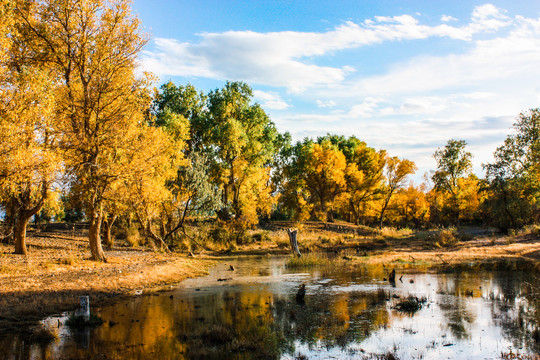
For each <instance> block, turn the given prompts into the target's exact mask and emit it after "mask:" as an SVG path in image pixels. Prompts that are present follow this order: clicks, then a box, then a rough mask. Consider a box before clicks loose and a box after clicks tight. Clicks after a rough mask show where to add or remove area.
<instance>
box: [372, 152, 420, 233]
mask: <svg viewBox="0 0 540 360" xmlns="http://www.w3.org/2000/svg"><path fill="white" fill-rule="evenodd" d="M416 169H417V168H416V165H415V164H414V162H412V161H410V160H407V159H403V160H400V159H399V158H398V157H397V156H394V157H389V158H387V160H386V166H385V169H384V175H385V178H386V186H385V188H384V195H383V196H384V197H383V203H382V208H381V214H380V216H379V227H380V228H382V226H383V220H384V212H385V211H386V208H387V207H388V203H390V199H391V198H392V195H393V194H394V193H395V192H396V190H398V189H400V188H402V187H403V186H404V185H405V182H406V180H407V176H409V175H410V174H414V172H415V171H416Z"/></svg>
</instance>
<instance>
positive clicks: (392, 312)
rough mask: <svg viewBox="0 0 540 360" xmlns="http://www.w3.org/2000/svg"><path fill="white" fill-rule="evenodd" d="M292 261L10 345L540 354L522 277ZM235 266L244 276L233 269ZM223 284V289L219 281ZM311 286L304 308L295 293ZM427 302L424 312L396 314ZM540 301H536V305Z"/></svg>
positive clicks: (56, 322) (221, 275) (242, 352)
mask: <svg viewBox="0 0 540 360" xmlns="http://www.w3.org/2000/svg"><path fill="white" fill-rule="evenodd" d="M284 263H285V259H284V258H273V257H262V258H249V259H234V260H230V261H226V262H224V263H222V264H220V265H219V266H217V267H216V268H215V269H213V270H212V272H211V274H210V275H209V276H207V277H204V278H199V279H190V280H187V281H184V282H183V283H182V284H181V285H180V286H179V287H178V288H175V289H172V290H171V291H170V292H167V293H161V294H159V295H148V296H146V295H142V296H139V297H136V298H134V299H130V300H125V301H121V302H118V303H117V304H115V305H113V306H107V307H103V308H101V309H94V310H93V311H94V313H96V314H98V315H99V316H101V317H102V318H103V319H104V320H105V323H104V324H103V325H102V326H100V327H97V328H93V329H85V330H72V329H70V328H69V327H68V326H66V325H64V324H63V322H64V321H65V320H66V316H67V314H64V316H62V317H51V318H48V319H46V320H44V326H45V327H46V328H48V329H50V331H52V332H54V333H56V334H57V339H56V340H54V341H52V342H51V343H49V344H33V345H32V344H26V343H25V342H24V341H23V340H21V339H19V338H17V337H16V336H13V337H8V338H6V339H2V340H0V348H2V349H3V351H4V352H3V354H4V358H7V359H62V358H65V359H302V358H306V359H365V358H377V356H380V355H382V354H387V353H391V354H392V355H394V356H395V357H397V358H400V359H419V358H423V359H478V358H480V359H486V358H487V359H491V358H494V359H496V358H500V357H501V354H503V353H509V352H510V351H512V353H514V354H515V353H520V354H525V355H527V354H528V355H534V354H538V353H539V350H540V347H539V343H538V325H537V324H538V323H537V321H538V320H539V319H538V317H539V309H538V308H537V306H538V301H534V298H530V297H529V298H527V297H526V296H525V295H527V294H528V293H530V292H531V290H532V291H536V290H537V289H538V288H539V287H538V285H539V284H538V280H535V279H534V278H533V276H532V275H530V274H525V273H522V272H479V271H475V272H462V273H459V274H426V273H416V274H415V273H403V272H401V271H400V270H399V269H397V270H398V276H397V278H399V277H400V276H401V275H403V277H402V279H401V281H397V282H396V284H395V285H393V284H390V283H389V282H388V281H385V280H384V277H385V274H386V272H387V270H385V269H383V268H381V267H378V268H354V269H353V268H343V267H337V268H333V269H327V268H325V269H311V270H305V269H303V270H296V269H287V268H286V267H285V265H284ZM230 264H233V265H234V267H235V269H236V270H235V271H230V270H229V265H230ZM218 279H219V280H222V281H218ZM300 284H306V295H305V303H303V304H302V303H301V302H300V303H299V302H297V300H296V298H295V294H296V292H297V290H298V289H299V287H300ZM409 296H413V297H415V298H418V299H425V303H423V304H422V305H423V306H422V308H421V309H420V310H419V311H417V312H415V313H406V312H401V311H398V310H396V309H395V306H396V305H397V304H398V303H399V302H401V301H403V300H404V299H405V298H407V297H409ZM536 300H537V299H536ZM531 301H532V302H533V303H531Z"/></svg>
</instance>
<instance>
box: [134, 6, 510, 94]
mask: <svg viewBox="0 0 540 360" xmlns="http://www.w3.org/2000/svg"><path fill="white" fill-rule="evenodd" d="M510 21H511V19H509V18H508V17H506V16H505V15H503V14H502V12H501V11H500V10H499V9H497V8H496V7H494V6H493V5H484V6H480V7H477V8H475V9H474V11H473V15H472V19H471V23H470V24H468V25H467V26H464V27H453V26H449V25H448V24H441V25H437V26H428V25H422V24H420V23H419V21H418V20H417V19H416V18H414V17H413V16H411V15H400V16H394V17H380V16H379V17H375V18H374V20H366V21H364V22H363V23H361V24H357V23H354V22H351V21H348V22H345V23H344V24H342V25H339V26H337V27H336V28H334V29H333V30H329V31H327V32H323V33H314V32H294V31H281V32H269V33H257V32H253V31H227V32H223V33H203V34H200V35H199V36H200V38H201V41H200V42H198V43H187V42H179V41H177V40H174V39H163V38H157V39H156V40H155V50H152V51H146V52H145V53H144V54H143V59H142V61H143V66H144V67H145V69H147V70H149V71H152V72H154V73H155V74H157V75H158V76H186V77H209V78H216V79H221V80H223V79H233V80H244V81H247V82H249V83H252V84H264V85H269V86H280V87H286V88H288V89H289V91H292V92H302V91H305V89H307V88H310V87H314V86H321V85H332V84H339V83H341V82H342V81H343V80H345V78H346V77H347V76H349V75H351V74H352V73H354V71H355V69H354V67H353V66H350V65H347V66H342V67H332V66H322V65H317V64H315V63H313V61H312V60H309V61H308V60H306V59H307V58H310V57H317V56H322V55H328V54H331V53H334V52H336V51H340V50H345V49H352V48H358V47H363V46H368V45H373V44H378V43H382V42H386V41H398V40H412V39H426V38H429V37H449V38H453V39H461V40H470V39H471V38H472V36H473V35H474V34H476V33H479V32H486V31H493V30H497V29H500V28H501V27H504V26H508V25H509V24H510Z"/></svg>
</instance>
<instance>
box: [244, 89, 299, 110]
mask: <svg viewBox="0 0 540 360" xmlns="http://www.w3.org/2000/svg"><path fill="white" fill-rule="evenodd" d="M253 97H254V98H255V100H257V101H258V102H259V103H260V104H261V106H262V107H263V108H265V109H271V110H285V109H287V108H288V107H289V106H290V105H289V104H287V103H286V102H285V101H284V100H283V99H281V96H279V94H278V93H276V92H265V91H261V90H253Z"/></svg>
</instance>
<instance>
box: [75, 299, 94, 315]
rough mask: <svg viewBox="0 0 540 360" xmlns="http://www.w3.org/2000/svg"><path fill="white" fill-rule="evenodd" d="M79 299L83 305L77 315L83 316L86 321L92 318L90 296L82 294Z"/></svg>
mask: <svg viewBox="0 0 540 360" xmlns="http://www.w3.org/2000/svg"><path fill="white" fill-rule="evenodd" d="M79 301H80V304H81V307H80V308H79V309H78V310H77V311H76V312H75V316H82V317H83V318H84V321H88V320H90V297H89V296H88V295H86V296H80V297H79Z"/></svg>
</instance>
